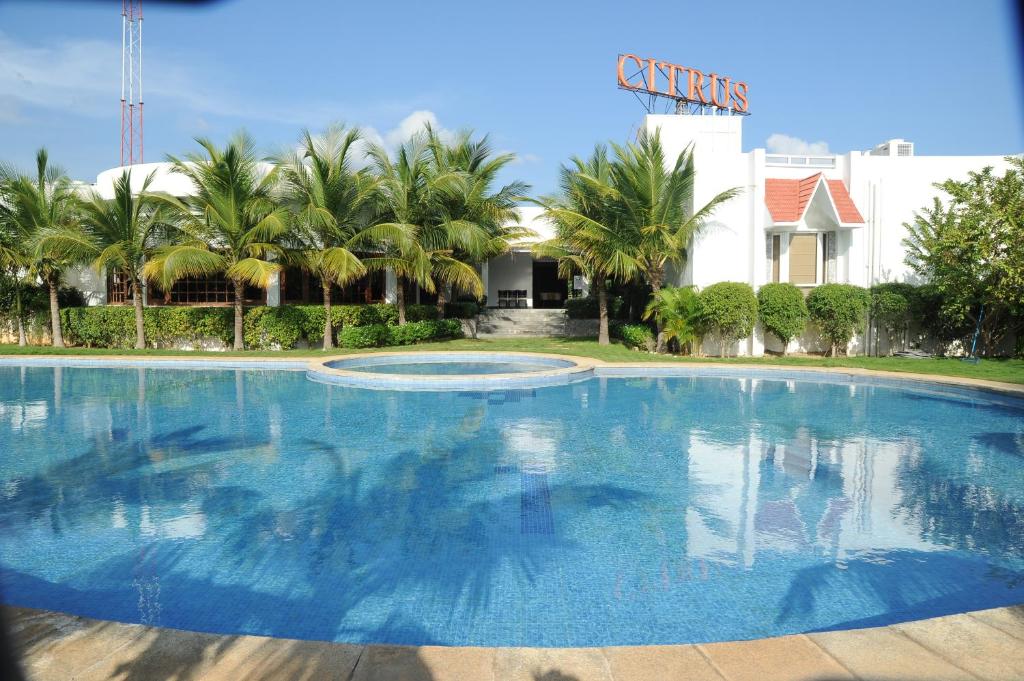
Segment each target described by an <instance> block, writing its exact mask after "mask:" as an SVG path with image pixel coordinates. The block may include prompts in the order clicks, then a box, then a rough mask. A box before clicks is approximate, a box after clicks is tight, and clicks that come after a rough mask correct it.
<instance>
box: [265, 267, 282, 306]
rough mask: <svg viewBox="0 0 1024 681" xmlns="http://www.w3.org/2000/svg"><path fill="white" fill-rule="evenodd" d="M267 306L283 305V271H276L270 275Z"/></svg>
mask: <svg viewBox="0 0 1024 681" xmlns="http://www.w3.org/2000/svg"><path fill="white" fill-rule="evenodd" d="M267 306H268V307H280V306H281V273H280V272H274V273H273V274H271V275H270V285H269V286H267Z"/></svg>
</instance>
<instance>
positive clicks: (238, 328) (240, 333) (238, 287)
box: [231, 280, 245, 350]
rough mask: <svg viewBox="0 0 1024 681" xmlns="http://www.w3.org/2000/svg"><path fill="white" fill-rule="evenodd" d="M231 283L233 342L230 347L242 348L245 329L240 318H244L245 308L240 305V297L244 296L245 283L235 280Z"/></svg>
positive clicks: (243, 347)
mask: <svg viewBox="0 0 1024 681" xmlns="http://www.w3.org/2000/svg"><path fill="white" fill-rule="evenodd" d="M231 283H232V284H234V285H235V342H234V345H233V346H232V347H233V348H234V349H235V350H244V349H245V330H244V328H243V326H242V320H243V319H244V318H245V310H244V309H243V307H242V299H243V298H244V297H245V284H243V283H242V282H241V281H237V280H236V281H233V282H231Z"/></svg>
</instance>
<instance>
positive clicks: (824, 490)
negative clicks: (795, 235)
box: [0, 366, 1024, 646]
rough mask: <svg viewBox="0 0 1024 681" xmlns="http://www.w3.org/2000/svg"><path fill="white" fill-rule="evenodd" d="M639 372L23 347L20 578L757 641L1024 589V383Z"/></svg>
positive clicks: (41, 590) (2, 417) (260, 618)
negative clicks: (374, 380)
mask: <svg viewBox="0 0 1024 681" xmlns="http://www.w3.org/2000/svg"><path fill="white" fill-rule="evenodd" d="M691 370H694V369H691ZM622 371H632V372H633V374H632V375H629V376H617V377H603V376H601V375H598V376H595V377H593V378H591V379H589V380H584V381H581V382H577V383H572V384H567V385H556V386H551V387H545V388H507V389H500V390H479V391H468V392H456V391H440V392H439V391H434V392H426V391H404V390H364V389H358V388H350V387H346V386H341V385H332V384H323V383H319V382H313V381H310V380H307V378H306V376H305V375H304V373H303V372H301V371H278V370H268V369H251V370H244V369H220V370H216V369H206V370H191V369H166V368H159V369H153V368H149V369H147V368H121V369H110V368H106V369H101V368H75V367H68V366H63V367H44V366H0V532H2V541H0V594H2V596H0V597H2V599H3V600H4V601H5V602H7V603H10V604H13V605H19V606H25V607H35V608H46V609H52V610H59V611H65V612H71V613H75V614H80V615H85V616H90V617H96V618H101V619H110V620H119V621H124V622H141V623H144V624H150V625H160V626H166V627H173V628H180V629H188V630H198V631H207V632H218V633H224V634H234V633H243V634H261V635H270V636H278V637H284V638H298V639H319V640H328V641H342V642H356V643H395V644H439V645H476V646H610V645H639V644H673V643H693V642H706V641H725V640H735V639H750V638H759V637H766V636H775V635H781V634H791V633H796V632H808V631H821V630H834V629H845V628H853V627H862V626H873V625H884V624H890V623H894V622H900V621H906V620H914V619H920V618H924V617H930V616H936V615H945V614H950V613H954V612H962V611H968V610H975V609H981V608H988V607H996V606H1005V605H1011V604H1017V603H1021V602H1024V591H1022V589H1024V586H1022V585H1024V403H1022V402H1021V400H1020V399H1018V398H1014V397H1009V396H994V395H990V394H988V393H984V392H980V391H972V390H965V389H960V388H956V389H952V388H946V387H942V386H936V385H927V384H918V383H909V382H908V383H906V384H904V385H900V384H898V383H895V382H893V383H889V384H885V385H881V384H865V383H862V382H861V380H860V379H850V378H849V377H845V376H837V377H835V381H834V382H828V381H826V380H825V379H824V377H823V376H820V375H805V374H799V373H798V372H795V371H794V372H792V373H789V372H787V373H779V374H776V375H770V376H766V375H764V374H767V373H768V372H758V373H757V374H755V375H751V376H742V375H734V374H727V373H714V372H712V373H708V374H705V375H690V376H642V375H637V372H638V371H639V370H636V369H622ZM729 371H731V372H736V371H738V368H737V367H730V368H729ZM353 373H354V372H353ZM807 379H813V380H807Z"/></svg>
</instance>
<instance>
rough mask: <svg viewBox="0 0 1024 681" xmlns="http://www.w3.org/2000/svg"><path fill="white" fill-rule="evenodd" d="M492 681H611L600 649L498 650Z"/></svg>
mask: <svg viewBox="0 0 1024 681" xmlns="http://www.w3.org/2000/svg"><path fill="white" fill-rule="evenodd" d="M494 678H495V680H496V681H613V679H612V673H611V669H610V667H609V665H608V660H606V659H605V656H604V655H603V654H602V651H601V649H600V648H497V649H496V650H495V652H494ZM467 681H469V680H468V679H467Z"/></svg>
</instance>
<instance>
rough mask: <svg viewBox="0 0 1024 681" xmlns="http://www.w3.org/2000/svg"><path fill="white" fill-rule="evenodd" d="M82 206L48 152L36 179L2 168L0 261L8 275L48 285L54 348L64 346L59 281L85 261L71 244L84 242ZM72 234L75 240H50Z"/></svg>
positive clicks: (41, 155)
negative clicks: (0, 240) (13, 273)
mask: <svg viewBox="0 0 1024 681" xmlns="http://www.w3.org/2000/svg"><path fill="white" fill-rule="evenodd" d="M80 206H81V202H80V201H79V198H78V195H77V193H76V191H75V187H74V185H73V184H72V182H71V180H70V179H69V178H68V176H67V175H66V174H65V173H64V171H62V170H61V169H60V168H58V167H56V166H53V165H50V163H49V155H48V154H47V152H46V149H40V150H39V152H38V153H37V154H36V174H35V176H34V177H32V176H28V175H23V174H21V173H19V172H17V171H15V170H14V169H12V168H9V167H6V166H5V167H3V168H0V224H3V225H4V227H3V229H4V232H5V233H6V234H7V236H6V238H5V239H4V245H3V246H2V248H3V251H2V253H0V258H2V259H3V262H4V263H5V265H4V266H5V267H6V268H7V269H8V270H9V271H18V272H23V273H24V274H25V275H26V276H27V277H28V278H30V279H36V278H37V279H40V280H42V282H43V283H44V284H45V285H46V287H47V289H48V291H49V296H50V334H51V339H52V343H53V346H54V347H56V348H62V347H64V335H63V333H62V332H61V321H60V299H59V297H58V292H59V290H60V285H61V281H62V279H63V276H64V273H65V272H66V271H67V270H68V269H69V268H71V267H73V266H74V265H77V264H79V263H81V262H83V261H84V259H85V258H86V257H87V255H86V252H85V251H84V250H83V249H82V248H80V247H78V246H77V245H74V243H73V242H81V243H84V242H86V241H87V240H88V237H87V235H85V234H84V232H82V231H81V222H80ZM72 234H78V235H79V237H78V238H77V239H68V238H63V239H55V238H53V237H55V236H56V235H64V236H65V237H68V236H69V235H72ZM19 300H20V294H19ZM19 341H20V338H19Z"/></svg>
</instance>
